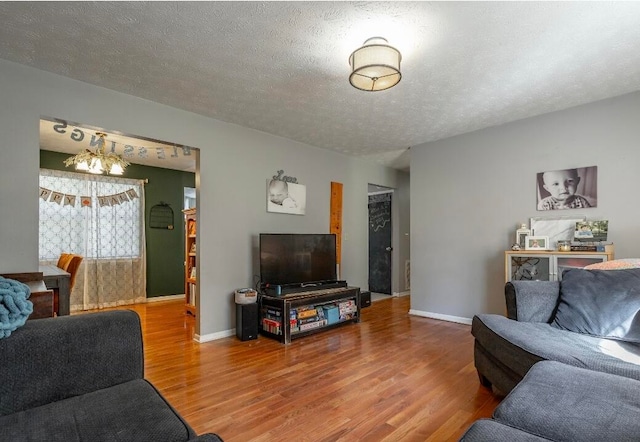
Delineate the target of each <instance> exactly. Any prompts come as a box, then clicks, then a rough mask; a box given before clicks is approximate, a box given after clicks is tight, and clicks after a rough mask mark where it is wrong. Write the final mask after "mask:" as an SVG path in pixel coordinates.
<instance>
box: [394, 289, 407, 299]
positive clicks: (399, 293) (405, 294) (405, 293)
mask: <svg viewBox="0 0 640 442" xmlns="http://www.w3.org/2000/svg"><path fill="white" fill-rule="evenodd" d="M410 294H411V290H405V291H404V292H393V296H394V297H395V298H398V297H400V296H409V295H410Z"/></svg>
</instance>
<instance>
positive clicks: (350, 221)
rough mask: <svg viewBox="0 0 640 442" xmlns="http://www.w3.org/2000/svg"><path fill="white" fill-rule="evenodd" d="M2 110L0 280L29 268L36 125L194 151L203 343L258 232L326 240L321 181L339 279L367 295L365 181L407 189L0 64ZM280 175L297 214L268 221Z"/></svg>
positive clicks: (343, 159) (397, 176)
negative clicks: (335, 199)
mask: <svg viewBox="0 0 640 442" xmlns="http://www.w3.org/2000/svg"><path fill="white" fill-rule="evenodd" d="M0 103H1V105H0V132H1V133H2V137H1V138H0V164H2V165H4V166H5V167H3V171H2V173H0V207H2V213H3V216H2V217H0V244H1V245H2V249H3V250H4V253H0V272H20V271H34V270H37V268H38V199H37V197H36V195H37V192H38V164H39V141H38V138H39V133H38V131H39V119H40V117H41V116H48V117H56V118H61V119H64V120H68V121H75V122H78V123H82V124H87V125H92V126H96V127H102V128H104V129H106V130H115V131H121V132H124V133H130V134H135V135H138V136H143V137H148V138H153V139H159V140H164V141H168V142H172V143H178V144H183V145H188V146H193V147H198V148H200V149H201V151H200V174H199V175H198V176H196V181H197V182H198V181H199V186H200V189H199V210H198V217H199V226H200V232H201V234H200V235H199V236H198V241H199V244H198V251H199V254H200V276H199V281H200V287H201V302H200V312H201V314H200V315H199V316H198V326H197V333H198V334H199V335H201V336H202V335H212V334H215V333H218V332H220V333H224V332H225V331H227V330H230V329H232V328H233V327H234V326H235V324H234V321H235V320H234V311H233V306H232V301H231V299H232V293H233V290H234V289H235V288H238V287H246V286H251V285H253V281H254V279H253V275H254V274H256V273H257V271H258V269H257V266H256V260H257V256H256V247H257V235H258V233H260V232H306V233H317V232H320V233H324V232H328V231H329V198H330V182H331V181H338V182H341V183H343V184H344V195H343V205H344V210H343V212H344V214H343V225H344V227H343V268H342V276H343V278H345V279H347V281H348V282H349V283H350V284H351V285H355V286H360V287H363V288H366V287H367V276H368V275H367V273H368V269H367V266H368V263H367V184H368V183H370V182H373V183H378V184H380V185H384V186H388V187H394V188H397V189H403V186H406V185H408V179H407V177H406V174H403V173H401V172H398V171H396V170H393V169H389V168H385V167H381V166H378V165H376V164H374V163H371V162H367V161H363V160H359V159H355V158H351V157H347V156H344V155H341V154H338V153H334V152H330V151H327V150H323V149H318V148H315V147H312V146H308V145H304V144H301V143H297V142H294V141H291V140H287V139H284V138H279V137H276V136H272V135H268V134H265V133H262V132H258V131H254V130H251V129H247V128H243V127H240V126H237V125H233V124H227V123H223V122H220V121H217V120H213V119H210V118H205V117H202V116H199V115H196V114H193V113H189V112H185V111H181V110H178V109H174V108H171V107H168V106H164V105H161V104H157V103H153V102H150V101H148V100H143V99H140V98H136V97H133V96H129V95H125V94H121V93H117V92H113V91H110V90H108V89H104V88H100V87H96V86H92V85H89V84H86V83H82V82H78V81H74V80H71V79H67V78H64V77H61V76H58V75H54V74H50V73H46V72H43V71H39V70H35V69H32V68H28V67H25V66H21V65H18V64H15V63H11V62H7V61H2V60H0ZM278 169H284V170H285V173H286V174H287V175H291V176H295V177H297V178H298V180H299V182H300V183H301V184H305V185H306V186H307V214H306V215H305V216H294V215H281V214H269V213H266V202H265V199H266V180H267V178H269V177H271V176H272V175H274V174H275V173H276V170H278ZM403 191H404V192H407V193H408V190H403ZM404 203H405V204H407V203H408V199H406V201H405V202H404ZM401 212H402V213H408V209H406V208H403V209H402V210H401ZM407 222H408V221H406V220H405V221H404V223H407ZM401 223H402V222H401ZM18 226H19V227H18ZM16 251H19V252H16ZM399 253H407V252H404V251H399Z"/></svg>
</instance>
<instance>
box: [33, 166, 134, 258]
mask: <svg viewBox="0 0 640 442" xmlns="http://www.w3.org/2000/svg"><path fill="white" fill-rule="evenodd" d="M40 188H41V195H42V190H43V189H45V190H46V191H50V193H47V192H46V191H45V195H46V198H43V197H41V198H40V200H39V202H40V238H39V244H40V245H39V248H40V250H39V256H40V260H41V261H51V260H57V259H58V257H59V256H60V253H63V252H65V253H77V254H80V255H83V256H84V257H86V258H95V259H101V258H103V259H115V258H138V257H141V256H142V255H143V251H144V214H143V211H144V188H143V185H142V182H141V181H139V180H131V179H126V178H116V177H109V176H100V175H89V174H79V173H73V172H64V171H55V170H47V169H41V170H40ZM54 192H57V194H58V196H59V195H60V194H62V195H63V196H64V197H63V198H62V199H61V200H60V203H56V202H54V201H55V199H54V198H53V197H54ZM71 197H73V199H74V200H75V201H73V204H71V200H72V198H71ZM83 201H85V202H86V201H90V204H85V205H83Z"/></svg>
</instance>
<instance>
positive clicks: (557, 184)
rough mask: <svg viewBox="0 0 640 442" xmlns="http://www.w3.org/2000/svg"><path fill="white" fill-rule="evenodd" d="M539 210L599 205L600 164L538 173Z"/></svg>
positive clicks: (587, 207)
mask: <svg viewBox="0 0 640 442" xmlns="http://www.w3.org/2000/svg"><path fill="white" fill-rule="evenodd" d="M536 190H537V210H564V209H589V208H591V207H597V206H598V166H589V167H577V168H572V169H561V170H547V171H545V172H538V174H537V175H536Z"/></svg>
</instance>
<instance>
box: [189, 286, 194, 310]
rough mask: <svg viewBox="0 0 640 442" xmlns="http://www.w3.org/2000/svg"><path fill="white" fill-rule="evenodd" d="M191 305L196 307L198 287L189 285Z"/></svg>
mask: <svg viewBox="0 0 640 442" xmlns="http://www.w3.org/2000/svg"><path fill="white" fill-rule="evenodd" d="M189 304H191V305H193V306H195V305H196V286H195V284H189Z"/></svg>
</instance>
